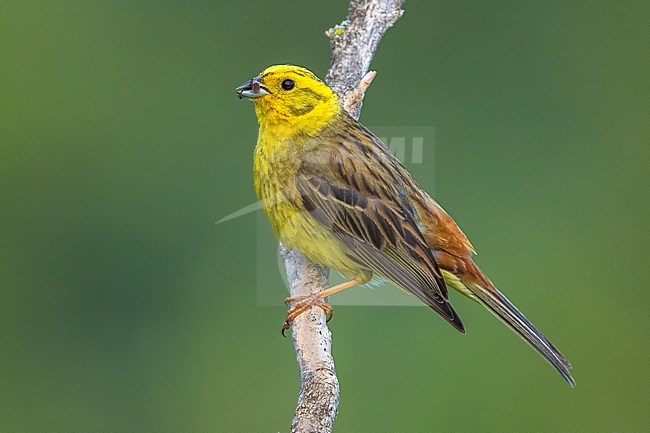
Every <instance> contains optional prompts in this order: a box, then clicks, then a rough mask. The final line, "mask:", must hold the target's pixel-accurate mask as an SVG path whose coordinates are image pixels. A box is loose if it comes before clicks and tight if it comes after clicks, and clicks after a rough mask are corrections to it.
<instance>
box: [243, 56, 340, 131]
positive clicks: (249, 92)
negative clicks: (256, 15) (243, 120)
mask: <svg viewBox="0 0 650 433" xmlns="http://www.w3.org/2000/svg"><path fill="white" fill-rule="evenodd" d="M237 94H238V95H239V97H240V98H249V99H252V100H253V102H254V103H255V113H256V114H257V120H258V122H259V123H260V125H261V126H262V127H263V128H265V129H266V130H267V132H269V133H273V134H274V135H276V136H278V137H280V138H283V137H286V138H289V137H295V136H297V135H301V134H304V135H309V136H314V135H316V134H318V133H319V132H320V131H321V130H322V129H323V128H324V127H325V126H327V125H329V124H330V123H331V122H333V121H334V120H336V119H337V118H338V116H339V114H340V113H341V111H342V108H341V103H340V102H339V97H338V96H337V95H336V93H334V91H333V90H332V89H330V88H329V86H327V84H325V83H324V82H322V81H321V80H320V79H319V78H318V77H316V75H314V74H313V73H312V72H311V71H309V70H307V69H305V68H301V67H299V66H292V65H276V66H270V67H268V68H266V69H265V70H264V71H263V72H262V73H261V74H260V75H258V76H257V77H254V78H252V79H250V80H249V81H247V82H246V83H244V84H242V85H241V86H239V87H238V88H237Z"/></svg>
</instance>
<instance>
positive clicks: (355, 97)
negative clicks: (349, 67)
mask: <svg viewBox="0 0 650 433" xmlns="http://www.w3.org/2000/svg"><path fill="white" fill-rule="evenodd" d="M375 75H377V72H375V71H370V72H368V73H367V74H366V75H364V76H363V78H362V79H361V82H359V85H358V86H357V87H356V88H355V89H354V90H352V91H351V92H349V93H348V94H347V95H345V96H344V97H343V108H345V110H346V111H347V112H348V113H349V112H351V111H354V110H355V109H356V107H358V106H360V105H361V103H362V102H363V97H364V96H366V90H368V87H369V86H370V84H371V83H372V80H374V79H375Z"/></svg>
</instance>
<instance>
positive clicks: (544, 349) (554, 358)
mask: <svg viewBox="0 0 650 433" xmlns="http://www.w3.org/2000/svg"><path fill="white" fill-rule="evenodd" d="M490 286H491V287H490ZM468 288H469V289H470V291H471V292H472V293H473V294H474V296H475V297H476V300H477V301H478V302H479V303H481V304H483V305H484V306H485V307H487V308H488V310H490V311H491V312H492V313H493V314H494V315H495V316H497V317H498V318H499V319H501V321H502V322H503V323H505V324H506V325H508V327H509V328H510V329H512V330H513V331H515V332H516V333H517V334H518V335H519V336H520V337H521V338H522V339H524V341H526V342H527V343H528V344H530V345H531V346H532V347H533V348H534V349H535V350H537V351H538V352H539V353H540V354H541V355H542V356H543V357H544V358H545V359H546V360H547V361H548V362H549V363H550V364H551V365H552V366H553V367H555V369H556V370H557V371H558V372H559V373H560V374H561V375H562V377H563V378H564V380H566V381H567V382H568V383H569V385H571V387H574V386H575V384H576V383H575V380H574V379H573V377H572V376H571V373H570V371H569V370H570V369H571V364H570V363H569V361H567V360H566V358H564V356H562V354H561V353H560V351H559V350H557V348H556V347H555V346H554V345H553V343H551V342H550V341H549V340H548V339H547V338H546V337H545V336H544V334H542V333H541V332H540V331H539V330H538V329H537V328H536V327H535V325H533V324H532V323H531V322H530V321H529V320H528V319H526V316H524V315H523V314H522V313H521V312H520V311H519V310H518V309H517V307H515V306H514V305H513V304H512V303H511V302H510V301H509V300H508V298H506V297H505V296H503V294H501V293H500V292H499V291H498V290H497V289H496V288H495V287H494V286H493V285H492V284H491V283H490V284H489V286H488V287H487V288H485V287H481V286H480V285H476V284H474V285H472V286H470V287H468Z"/></svg>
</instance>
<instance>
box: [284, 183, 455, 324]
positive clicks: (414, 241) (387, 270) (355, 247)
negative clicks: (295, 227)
mask: <svg viewBox="0 0 650 433" xmlns="http://www.w3.org/2000/svg"><path fill="white" fill-rule="evenodd" d="M337 180H338V182H329V181H327V180H326V179H324V178H323V177H320V176H317V175H311V174H307V173H302V174H299V175H298V176H297V178H296V186H297V189H298V192H299V194H300V199H301V201H302V204H303V206H304V207H305V208H306V210H307V211H308V212H309V213H310V215H311V216H312V217H314V218H315V219H316V220H317V221H318V222H319V223H321V224H323V225H324V226H325V227H327V228H328V229H329V230H330V231H331V232H332V234H333V235H334V236H335V237H336V238H337V239H338V240H339V241H341V242H342V243H343V244H345V245H346V246H347V247H348V249H349V255H350V258H351V259H352V260H354V261H356V262H357V263H359V264H360V265H361V266H362V267H364V268H366V269H369V270H372V271H373V272H376V273H378V274H380V275H382V276H384V277H385V278H388V279H389V280H391V281H392V282H393V283H395V284H397V285H398V286H400V287H402V288H403V289H404V290H406V291H408V292H410V293H411V294H413V295H414V296H416V297H417V298H418V299H420V300H421V301H422V302H424V303H425V304H426V305H428V306H429V307H431V308H432V309H433V310H435V311H436V312H438V313H439V314H440V315H441V316H442V317H444V318H445V319H446V320H447V321H449V323H451V324H452V325H453V326H454V327H455V328H456V329H458V330H459V331H461V332H464V328H463V324H462V322H461V321H460V318H459V317H458V315H457V314H456V312H455V311H454V309H453V308H452V307H451V305H450V304H449V302H448V301H447V289H446V286H445V283H444V280H443V278H442V274H441V272H440V269H439V268H438V265H437V264H436V261H435V259H434V258H433V254H432V253H431V251H430V249H429V248H428V246H427V245H426V242H425V241H424V238H423V236H422V233H421V232H420V230H419V229H418V226H417V224H416V223H415V220H414V217H413V215H412V214H411V212H410V211H409V210H408V209H404V208H403V207H401V206H399V204H398V203H399V200H396V199H390V197H382V198H379V197H371V196H368V195H366V194H364V193H362V192H360V191H357V190H355V189H354V188H353V187H351V186H348V185H343V184H342V181H344V179H337ZM333 183H336V185H334V184H333Z"/></svg>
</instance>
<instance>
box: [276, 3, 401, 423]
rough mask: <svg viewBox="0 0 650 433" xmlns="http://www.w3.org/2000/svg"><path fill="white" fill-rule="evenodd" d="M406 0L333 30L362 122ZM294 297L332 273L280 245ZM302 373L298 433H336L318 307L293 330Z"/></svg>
mask: <svg viewBox="0 0 650 433" xmlns="http://www.w3.org/2000/svg"><path fill="white" fill-rule="evenodd" d="M403 3H404V0H351V1H350V7H349V9H348V16H347V18H346V20H345V21H343V22H342V23H341V24H340V25H337V26H335V27H334V28H332V29H330V30H328V31H327V33H326V34H327V36H328V37H329V39H330V44H331V46H332V63H331V66H330V69H329V72H328V73H327V76H326V78H325V81H326V82H327V84H328V85H330V86H331V87H332V88H333V89H334V90H335V91H336V92H337V93H338V94H339V95H340V96H341V97H342V98H343V101H344V106H345V108H346V110H347V111H348V112H349V113H350V114H351V115H352V116H353V117H354V118H357V119H358V118H359V114H360V113H361V102H362V100H363V94H364V92H365V89H366V88H367V87H368V85H369V84H370V82H371V81H372V78H373V77H374V73H368V68H369V67H370V62H371V60H372V57H373V55H374V54H375V51H376V49H377V46H378V45H379V42H380V41H381V38H382V37H383V35H384V33H385V32H386V30H388V29H389V28H390V27H391V26H392V25H393V24H395V22H396V21H397V20H398V19H399V18H400V17H401V16H402V13H403V12H404V11H403V10H402V9H401V7H402V4H403ZM280 254H281V256H282V259H283V262H284V266H285V269H286V273H287V279H288V281H289V289H290V291H291V296H307V295H310V294H312V293H317V292H320V291H321V290H323V289H325V288H327V284H328V277H329V270H328V269H327V268H325V267H322V266H318V265H315V264H313V263H311V262H309V260H307V259H306V258H305V257H304V256H302V255H301V254H299V253H298V252H296V251H292V250H290V249H288V248H285V247H284V246H282V245H280ZM291 335H292V340H293V346H294V349H295V351H296V359H297V361H298V366H299V368H300V393H299V395H298V403H297V405H296V413H295V416H294V418H293V422H292V423H291V432H292V433H330V432H331V431H332V427H333V425H334V419H335V418H336V414H337V412H338V406H339V381H338V378H337V377H336V370H335V368H334V358H333V357H332V351H331V349H332V334H331V333H330V331H329V329H328V328H327V323H326V321H325V314H324V313H323V311H322V310H321V309H320V308H317V307H314V308H312V309H311V311H309V313H308V314H307V313H304V314H302V315H300V316H298V317H297V318H296V320H295V321H294V322H293V324H292V330H291Z"/></svg>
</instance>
